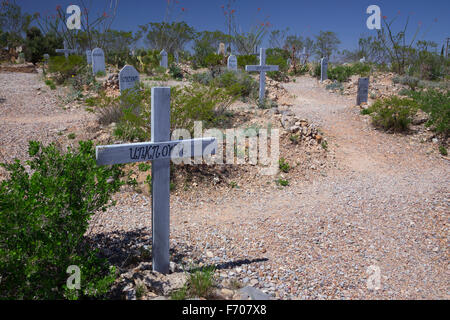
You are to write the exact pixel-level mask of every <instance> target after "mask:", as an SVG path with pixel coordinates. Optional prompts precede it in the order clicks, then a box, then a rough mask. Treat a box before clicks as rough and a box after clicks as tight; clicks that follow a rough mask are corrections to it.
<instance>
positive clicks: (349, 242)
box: [173, 77, 450, 299]
mask: <svg viewBox="0 0 450 320" xmlns="http://www.w3.org/2000/svg"><path fill="white" fill-rule="evenodd" d="M285 88H286V89H287V90H288V91H289V93H290V94H294V95H296V96H297V98H296V101H295V104H294V107H293V109H292V110H293V111H294V112H295V113H296V114H297V115H299V116H300V117H304V118H307V119H310V120H312V121H313V122H316V123H318V124H319V125H320V126H321V128H322V129H323V131H324V132H325V136H326V137H327V139H328V141H329V143H330V148H332V149H333V150H334V151H335V154H336V159H337V162H338V167H337V169H336V170H333V171H332V172H327V173H326V174H324V177H318V178H317V179H316V180H314V181H312V182H307V181H301V178H300V177H299V181H297V183H298V184H297V185H295V187H294V186H291V187H290V188H287V189H283V190H279V191H276V192H267V193H263V194H261V193H258V194H250V193H248V192H245V190H244V191H231V192H230V193H229V194H227V195H224V196H223V198H222V199H218V200H216V201H214V200H213V204H210V203H200V204H198V203H197V205H195V206H193V205H192V204H190V203H183V204H182V205H181V206H179V205H177V204H176V205H175V208H174V209H175V210H174V214H173V220H174V226H173V235H174V237H175V238H181V239H184V241H191V242H192V243H195V247H202V246H203V247H204V248H208V249H207V250H208V251H210V252H218V253H217V254H218V257H221V258H222V259H223V260H226V258H228V259H230V258H231V257H233V258H234V259H237V258H241V259H244V258H246V257H252V258H253V259H257V258H262V257H265V258H267V259H268V261H267V262H266V263H264V264H262V266H261V267H259V265H258V266H256V268H254V267H251V266H249V267H248V268H247V269H245V268H244V272H245V271H247V275H250V279H254V278H255V274H256V280H258V285H259V286H261V287H262V288H265V289H267V288H269V289H268V290H269V292H270V290H271V289H273V288H275V290H274V291H275V292H277V296H278V294H279V292H280V291H281V292H287V294H286V295H285V296H283V294H282V293H281V297H289V298H301V299H310V298H311V299H317V298H335V299H340V298H373V299H379V298H397V299H412V298H414V299H416V298H417V299H423V298H441V299H443V298H445V299H448V298H449V296H448V287H449V279H450V277H449V275H450V274H449V271H448V227H447V223H448V217H449V216H448V212H449V208H450V206H449V183H448V182H449V181H450V174H449V173H450V171H449V168H450V166H449V163H448V162H446V160H444V159H442V158H441V157H440V156H439V155H438V154H437V153H436V152H433V153H430V152H429V149H430V145H429V144H423V145H421V144H417V143H414V142H413V140H412V139H411V138H410V137H408V136H403V135H390V134H386V133H383V132H378V131H376V130H374V129H373V128H372V127H371V126H370V124H369V123H368V122H366V121H364V118H363V117H361V116H360V115H359V108H355V107H354V101H352V100H349V99H348V98H344V97H341V96H338V95H335V94H331V93H329V92H327V91H326V90H324V89H323V88H321V87H320V85H319V84H318V83H317V81H316V80H313V79H311V78H308V77H303V78H298V79H297V81H296V83H290V84H286V85H285ZM186 212H192V213H186ZM186 222H187V223H186ZM183 223H184V224H183ZM192 225H194V226H192ZM178 226H180V227H179V228H178ZM180 233H182V234H180ZM186 233H187V234H188V235H186ZM224 239H225V240H224ZM227 248H231V249H227ZM210 255H211V254H210ZM369 266H375V267H376V268H379V270H380V275H381V290H369V289H368V287H367V284H366V282H367V279H368V277H369V276H370V274H367V273H366V271H367V268H368V267H369ZM261 268H262V269H261ZM261 270H264V271H261ZM274 274H275V275H276V276H275V277H274ZM280 274H283V276H281V275H280ZM243 277H245V275H244V276H243ZM280 279H283V280H280ZM267 283H269V284H268V285H267Z"/></svg>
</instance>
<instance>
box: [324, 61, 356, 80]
mask: <svg viewBox="0 0 450 320" xmlns="http://www.w3.org/2000/svg"><path fill="white" fill-rule="evenodd" d="M351 76H352V68H351V67H350V66H344V65H341V66H335V67H333V66H330V67H329V68H328V78H329V79H330V80H336V81H338V82H345V81H347V80H348V79H349V78H350V77H351Z"/></svg>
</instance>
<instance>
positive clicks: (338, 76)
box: [319, 63, 372, 82]
mask: <svg viewBox="0 0 450 320" xmlns="http://www.w3.org/2000/svg"><path fill="white" fill-rule="evenodd" d="M371 70H372V67H371V66H370V65H369V64H365V63H355V64H353V65H338V66H335V67H333V66H330V67H329V68H328V78H329V79H330V80H337V81H339V82H346V81H348V79H349V78H350V77H351V76H353V75H359V76H362V77H367V76H369V75H370V72H371ZM319 77H320V75H319Z"/></svg>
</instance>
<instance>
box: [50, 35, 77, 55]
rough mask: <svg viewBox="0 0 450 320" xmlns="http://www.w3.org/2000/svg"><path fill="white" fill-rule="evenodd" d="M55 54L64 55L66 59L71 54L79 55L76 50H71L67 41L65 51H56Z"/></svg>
mask: <svg viewBox="0 0 450 320" xmlns="http://www.w3.org/2000/svg"><path fill="white" fill-rule="evenodd" d="M55 52H56V53H64V56H65V57H66V59H68V58H69V54H70V53H77V51H76V50H73V49H69V46H68V45H67V41H65V40H64V49H56V50H55Z"/></svg>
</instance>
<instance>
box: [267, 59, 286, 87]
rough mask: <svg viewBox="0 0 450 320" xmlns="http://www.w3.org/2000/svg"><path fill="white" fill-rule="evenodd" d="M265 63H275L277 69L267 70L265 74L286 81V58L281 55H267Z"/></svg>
mask: <svg viewBox="0 0 450 320" xmlns="http://www.w3.org/2000/svg"><path fill="white" fill-rule="evenodd" d="M266 64H267V65H277V66H278V68H279V69H278V70H279V71H273V72H268V73H267V75H268V76H269V77H270V78H272V79H274V80H276V81H288V80H289V78H288V76H287V71H288V69H289V66H288V64H287V62H286V59H285V58H284V57H283V56H282V55H268V56H267V59H266Z"/></svg>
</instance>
